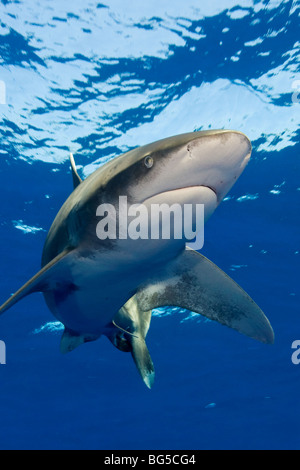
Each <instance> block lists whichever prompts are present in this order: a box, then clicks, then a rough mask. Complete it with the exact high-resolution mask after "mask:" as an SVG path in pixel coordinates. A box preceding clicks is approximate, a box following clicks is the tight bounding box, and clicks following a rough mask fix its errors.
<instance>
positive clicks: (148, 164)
mask: <svg viewBox="0 0 300 470" xmlns="http://www.w3.org/2000/svg"><path fill="white" fill-rule="evenodd" d="M144 163H145V166H146V167H147V168H152V167H153V164H154V160H153V158H152V157H150V156H149V155H148V156H147V157H145V159H144Z"/></svg>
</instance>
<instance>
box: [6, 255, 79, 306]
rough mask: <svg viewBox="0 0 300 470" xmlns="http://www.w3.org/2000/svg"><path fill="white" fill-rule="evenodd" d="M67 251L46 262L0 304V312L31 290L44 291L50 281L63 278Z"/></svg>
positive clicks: (57, 280) (31, 291)
mask: <svg viewBox="0 0 300 470" xmlns="http://www.w3.org/2000/svg"><path fill="white" fill-rule="evenodd" d="M69 253H70V250H65V251H63V252H62V253H60V254H59V255H58V256H56V257H55V258H54V259H53V260H52V261H50V263H48V264H46V266H44V267H43V268H42V269H41V270H40V271H39V272H38V273H37V274H36V275H35V276H33V277H32V278H31V279H30V280H29V281H28V282H26V284H24V286H22V287H21V288H20V289H19V290H18V291H17V292H16V293H15V294H14V295H12V296H11V297H10V298H9V299H8V300H7V301H6V302H4V304H3V305H1V307H0V314H1V313H4V312H5V311H6V310H8V309H9V308H10V307H12V306H13V305H14V304H16V303H17V302H19V300H21V299H23V298H24V297H26V296H27V295H29V294H32V293H33V292H44V291H46V290H48V289H49V287H50V284H51V282H54V283H56V282H59V279H60V278H63V269H62V260H63V259H64V258H65V257H66V256H67V255H68V254H69Z"/></svg>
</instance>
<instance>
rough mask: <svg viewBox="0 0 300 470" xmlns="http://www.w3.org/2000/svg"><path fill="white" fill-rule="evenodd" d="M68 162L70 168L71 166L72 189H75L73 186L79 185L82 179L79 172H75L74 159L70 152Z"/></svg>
mask: <svg viewBox="0 0 300 470" xmlns="http://www.w3.org/2000/svg"><path fill="white" fill-rule="evenodd" d="M70 163H71V168H72V176H73V185H74V189H75V188H77V186H79V185H80V183H82V179H81V178H80V176H79V174H78V173H77V170H76V165H75V160H74V157H73V154H72V153H70Z"/></svg>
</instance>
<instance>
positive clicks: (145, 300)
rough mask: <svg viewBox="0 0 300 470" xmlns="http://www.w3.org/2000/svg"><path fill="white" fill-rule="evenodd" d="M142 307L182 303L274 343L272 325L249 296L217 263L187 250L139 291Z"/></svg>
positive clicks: (254, 337) (225, 323)
mask: <svg viewBox="0 0 300 470" xmlns="http://www.w3.org/2000/svg"><path fill="white" fill-rule="evenodd" d="M136 297H137V301H138V304H139V307H140V308H141V309H142V310H144V311H147V310H150V309H153V308H157V307H161V306H178V307H182V308H186V309H188V310H191V311H193V312H196V313H200V314H202V315H204V316H206V317H208V318H210V319H211V320H215V321H218V322H219V323H221V324H223V325H226V326H228V327H230V328H233V329H235V330H237V331H239V332H240V333H243V334H245V335H247V336H249V337H251V338H253V339H256V340H259V341H262V342H263V343H273V342H274V333H273V330H272V327H271V325H270V323H269V321H268V319H267V318H266V316H265V315H264V313H263V312H262V310H261V309H260V308H259V307H258V305H256V303H255V302H254V301H253V300H252V299H251V297H249V295H248V294H247V293H246V292H245V291H244V290H243V289H242V288H241V287H240V286H239V285H238V284H236V282H235V281H233V280H232V279H231V278H230V277H229V276H227V274H225V273H224V272H223V271H221V269H219V268H218V267H217V266H216V265H215V264H213V263H212V262H211V261H209V260H208V259H207V258H205V257H204V256H202V255H201V254H200V253H198V252H196V251H193V250H190V249H188V250H185V251H184V252H183V253H182V254H181V255H180V256H179V257H178V258H177V259H176V260H175V261H174V263H172V264H171V265H169V267H168V268H167V270H166V271H165V272H164V274H163V275H162V276H161V277H160V278H159V279H156V280H155V279H154V280H153V282H151V283H149V284H148V285H147V286H144V287H143V288H140V289H139V290H138V292H137V294H136Z"/></svg>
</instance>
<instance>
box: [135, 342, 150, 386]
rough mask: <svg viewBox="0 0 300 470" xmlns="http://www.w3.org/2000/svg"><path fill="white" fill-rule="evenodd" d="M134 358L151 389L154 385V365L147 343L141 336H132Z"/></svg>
mask: <svg viewBox="0 0 300 470" xmlns="http://www.w3.org/2000/svg"><path fill="white" fill-rule="evenodd" d="M130 340H131V346H132V351H131V354H132V357H133V360H134V362H135V364H136V367H137V369H138V371H139V373H140V375H141V377H142V379H143V381H144V383H145V384H146V385H147V387H148V388H151V387H152V385H153V383H154V376H155V372H154V365H153V362H152V359H151V357H150V354H149V351H148V348H147V346H146V343H145V341H144V340H143V338H142V337H141V336H139V337H136V336H131V337H130Z"/></svg>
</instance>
